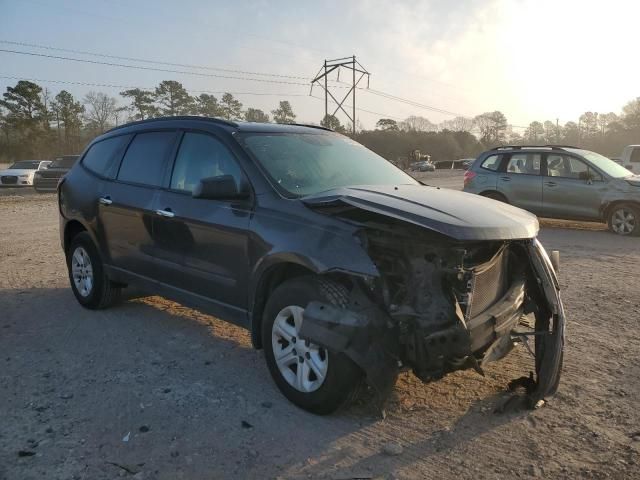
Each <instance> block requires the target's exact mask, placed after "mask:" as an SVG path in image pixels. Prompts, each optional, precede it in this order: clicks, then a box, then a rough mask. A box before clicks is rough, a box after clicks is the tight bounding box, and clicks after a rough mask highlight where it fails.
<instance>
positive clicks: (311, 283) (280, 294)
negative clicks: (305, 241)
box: [262, 276, 365, 415]
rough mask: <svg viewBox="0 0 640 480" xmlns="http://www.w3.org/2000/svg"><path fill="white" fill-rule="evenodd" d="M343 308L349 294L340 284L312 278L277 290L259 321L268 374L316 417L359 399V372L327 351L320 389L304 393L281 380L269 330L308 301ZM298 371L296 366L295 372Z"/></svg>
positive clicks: (303, 279) (281, 376)
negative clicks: (280, 317)
mask: <svg viewBox="0 0 640 480" xmlns="http://www.w3.org/2000/svg"><path fill="white" fill-rule="evenodd" d="M314 300H315V301H321V302H327V303H331V304H333V305H336V306H346V305H347V303H348V292H347V290H346V288H345V287H343V286H342V285H340V284H339V283H336V282H333V281H330V280H326V279H321V278H319V277H314V276H305V277H298V278H294V279H291V280H288V281H286V282H284V283H283V284H282V285H280V286H278V287H277V288H276V289H275V290H274V291H273V293H272V294H271V296H270V297H269V300H268V301H267V304H266V306H265V309H264V314H263V318H262V345H263V348H264V352H265V358H266V361H267V366H268V367H269V372H270V373H271V376H272V377H273V380H274V381H275V383H276V385H277V386H278V388H279V389H280V391H281V392H282V394H283V395H284V396H285V397H287V399H288V400H289V401H291V402H292V403H293V404H295V405H297V406H298V407H300V408H302V409H304V410H307V411H309V412H311V413H315V414H318V415H327V414H329V413H332V412H334V411H336V410H337V409H338V408H340V407H342V406H343V405H345V404H347V403H350V402H351V401H353V400H354V399H355V398H357V397H358V395H359V392H361V390H362V388H363V386H364V385H365V384H364V381H363V375H362V371H361V370H360V369H359V368H358V367H357V366H356V365H355V364H354V363H353V362H352V361H351V360H350V359H349V358H348V357H347V356H346V355H344V354H342V353H336V352H332V351H330V350H328V351H326V354H327V355H328V367H327V373H326V377H325V379H324V382H323V383H322V384H321V386H320V387H319V388H318V389H317V390H315V391H312V392H303V391H300V390H298V389H296V388H294V387H293V386H292V385H290V384H289V383H288V382H287V380H286V379H285V378H284V377H283V374H282V373H281V372H280V369H279V368H278V366H277V364H276V360H275V356H274V351H273V345H272V329H273V324H274V321H275V319H276V317H277V316H278V314H279V313H280V312H281V311H282V310H283V309H285V308H286V307H289V306H299V307H302V308H304V307H306V306H307V304H308V303H309V302H311V301H314ZM297 368H299V367H297V366H296V369H297Z"/></svg>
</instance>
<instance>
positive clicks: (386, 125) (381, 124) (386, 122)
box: [376, 118, 398, 130]
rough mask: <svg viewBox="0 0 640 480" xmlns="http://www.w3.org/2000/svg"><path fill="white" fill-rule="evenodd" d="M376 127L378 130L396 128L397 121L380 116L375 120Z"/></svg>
mask: <svg viewBox="0 0 640 480" xmlns="http://www.w3.org/2000/svg"><path fill="white" fill-rule="evenodd" d="M376 128H378V129H379V130H398V122H396V121H395V120H393V119H391V118H381V119H380V120H378V121H377V122H376Z"/></svg>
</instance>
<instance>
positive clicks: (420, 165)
mask: <svg viewBox="0 0 640 480" xmlns="http://www.w3.org/2000/svg"><path fill="white" fill-rule="evenodd" d="M409 170H410V171H412V172H435V171H436V166H435V165H434V164H433V163H432V162H431V161H429V160H422V161H420V162H414V163H412V164H411V165H409Z"/></svg>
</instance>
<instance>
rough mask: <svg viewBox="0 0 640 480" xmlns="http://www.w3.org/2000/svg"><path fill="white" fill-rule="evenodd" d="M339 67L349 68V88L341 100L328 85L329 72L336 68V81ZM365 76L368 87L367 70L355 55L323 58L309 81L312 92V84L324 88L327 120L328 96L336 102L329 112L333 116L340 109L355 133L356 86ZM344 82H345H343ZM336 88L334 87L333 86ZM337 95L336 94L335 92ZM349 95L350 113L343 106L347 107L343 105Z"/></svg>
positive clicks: (325, 117)
mask: <svg viewBox="0 0 640 480" xmlns="http://www.w3.org/2000/svg"><path fill="white" fill-rule="evenodd" d="M340 68H346V69H347V70H351V71H352V72H351V73H352V74H351V88H349V91H348V92H347V93H346V94H345V96H344V97H343V98H342V100H340V101H338V100H337V99H336V97H335V96H334V95H333V93H331V91H330V88H331V87H330V86H329V84H328V81H329V74H330V73H331V72H333V71H334V70H338V81H339V80H340ZM356 73H357V74H359V77H358V79H357V80H356V76H357V75H356ZM365 75H366V77H367V88H369V75H370V74H369V72H368V71H367V69H366V68H364V67H363V66H362V65H361V64H360V62H358V61H357V60H356V56H355V55H353V56H352V57H344V58H336V59H334V60H325V61H324V65H323V66H322V67H320V70H318V73H317V74H316V76H315V78H314V79H313V80H312V81H311V92H313V86H314V85H318V86H320V88H322V89H323V90H324V119H325V121H327V119H328V117H329V97H331V99H332V100H333V101H334V102H335V103H336V105H337V106H336V109H335V110H334V111H333V113H332V114H331V115H332V116H334V115H335V114H336V113H338V110H342V111H343V112H344V114H345V115H346V116H347V118H348V119H349V120H350V121H351V126H352V131H353V133H354V134H355V133H356V87H357V86H358V84H359V83H360V80H362V79H363V78H364V77H365ZM345 83H346V82H345ZM333 88H336V87H333ZM336 95H337V94H336ZM349 95H352V97H353V98H352V102H351V103H352V105H351V109H352V112H351V115H350V114H349V112H347V110H346V109H345V107H347V108H348V105H345V103H344V102H345V100H346V99H347V98H349Z"/></svg>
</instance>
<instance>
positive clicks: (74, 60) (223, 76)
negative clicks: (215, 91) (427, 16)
mask: <svg viewBox="0 0 640 480" xmlns="http://www.w3.org/2000/svg"><path fill="white" fill-rule="evenodd" d="M0 52H3V53H11V54H15V55H28V56H31V57H41V58H51V59H55V60H67V61H71V62H79V63H90V64H93V65H107V66H110V67H121V68H132V69H135V70H148V71H155V72H163V73H178V74H182V75H194V76H197V77H211V78H224V79H227V80H243V81H247V82H262V83H277V84H283V85H302V86H305V87H307V86H309V84H308V83H302V82H288V81H284V80H268V79H264V78H246V77H237V76H231V75H217V74H214V73H202V72H188V71H185V70H172V69H168V68H157V67H143V66H142V65H127V64H123V63H114V62H100V61H97V60H89V59H86V58H72V57H63V56H60V55H48V54H44V53H36V52H20V51H17V50H8V49H4V48H0ZM341 88H344V87H341Z"/></svg>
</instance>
